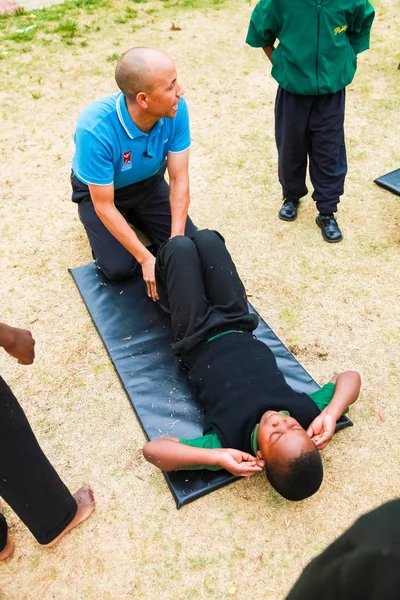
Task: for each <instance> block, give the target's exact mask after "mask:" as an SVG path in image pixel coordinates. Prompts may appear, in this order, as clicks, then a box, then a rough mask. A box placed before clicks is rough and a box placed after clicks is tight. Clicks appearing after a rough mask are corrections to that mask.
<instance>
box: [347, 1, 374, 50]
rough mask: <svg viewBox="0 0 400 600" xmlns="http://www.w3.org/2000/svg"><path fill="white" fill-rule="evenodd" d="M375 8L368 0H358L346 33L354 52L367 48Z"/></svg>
mask: <svg viewBox="0 0 400 600" xmlns="http://www.w3.org/2000/svg"><path fill="white" fill-rule="evenodd" d="M374 17H375V10H374V8H373V6H372V4H371V3H370V2H369V0H360V3H359V7H358V10H357V12H356V14H354V20H353V23H352V24H351V26H350V27H349V29H348V31H347V34H348V36H349V41H350V44H351V46H352V47H353V50H354V52H355V53H356V54H359V53H360V52H364V50H368V48H369V41H370V32H371V27H372V23H373V20H374Z"/></svg>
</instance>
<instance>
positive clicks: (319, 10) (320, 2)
mask: <svg viewBox="0 0 400 600" xmlns="http://www.w3.org/2000/svg"><path fill="white" fill-rule="evenodd" d="M322 2H323V0H317V54H316V57H315V76H316V80H317V94H318V95H319V77H318V74H319V32H320V28H321V4H322Z"/></svg>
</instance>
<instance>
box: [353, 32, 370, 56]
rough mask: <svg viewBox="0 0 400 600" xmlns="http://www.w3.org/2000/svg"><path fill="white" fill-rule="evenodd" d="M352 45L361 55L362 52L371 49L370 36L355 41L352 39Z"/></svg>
mask: <svg viewBox="0 0 400 600" xmlns="http://www.w3.org/2000/svg"><path fill="white" fill-rule="evenodd" d="M350 44H351V47H352V48H353V50H354V52H355V53H356V54H360V52H364V50H368V48H369V35H365V36H363V37H361V38H357V39H354V40H352V39H351V38H350Z"/></svg>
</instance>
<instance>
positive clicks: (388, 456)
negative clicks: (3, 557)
mask: <svg viewBox="0 0 400 600" xmlns="http://www.w3.org/2000/svg"><path fill="white" fill-rule="evenodd" d="M184 4H185V6H183V7H182V6H177V5H175V6H174V5H173V4H172V3H167V2H166V3H164V4H162V3H161V2H151V3H136V4H135V3H132V2H129V1H128V2H126V3H125V2H123V1H122V0H121V1H119V0H118V1H116V2H114V3H113V4H111V3H109V4H105V3H104V2H103V4H102V3H101V2H100V3H98V4H96V3H95V1H94V2H82V1H81V2H80V1H79V0H78V1H75V2H70V3H68V5H66V6H64V5H61V6H60V7H54V8H52V9H45V10H43V11H35V12H33V13H29V14H27V15H19V16H16V17H10V18H4V17H3V18H2V19H0V36H2V50H1V58H2V60H1V61H0V71H1V73H0V74H1V81H2V86H1V91H0V106H1V116H2V144H1V163H2V202H1V205H0V218H1V244H0V260H1V299H2V306H1V312H0V320H2V321H6V322H8V323H10V324H14V325H19V326H23V327H29V328H30V329H31V330H32V331H33V333H34V336H35V338H36V341H37V358H36V362H35V364H34V365H33V366H32V367H29V368H27V367H20V366H18V365H16V364H15V362H13V361H12V359H11V358H9V357H8V356H5V355H2V356H1V357H0V372H1V373H2V375H3V377H4V378H5V379H6V380H7V381H8V383H9V384H10V385H11V386H12V388H13V390H14V392H15V394H16V395H17V397H18V398H19V399H20V402H21V404H22V405H23V407H24V409H25V411H26V413H27V415H28V417H29V419H30V421H31V424H32V426H33V428H34V430H35V432H36V433H37V436H38V438H39V440H40V442H41V444H42V446H43V448H44V450H45V452H46V453H47V455H48V457H49V459H50V460H51V461H52V462H53V464H54V465H55V467H56V468H57V470H58V471H59V473H60V474H61V475H62V477H63V479H64V480H65V482H66V483H67V484H68V486H69V487H70V489H71V490H73V491H75V490H76V489H78V488H79V487H80V485H81V484H82V483H85V482H87V481H89V482H91V484H92V485H93V488H94V490H95V493H96V499H97V510H96V513H95V515H94V516H93V517H92V518H91V519H90V520H89V521H88V522H87V523H85V524H84V525H83V526H82V527H81V528H80V529H79V530H77V531H75V532H73V533H72V534H70V535H68V537H67V538H66V539H65V540H63V542H62V543H61V544H60V545H59V546H58V547H56V548H54V549H51V550H47V551H45V550H42V549H40V548H39V547H38V545H37V544H36V542H35V540H34V539H33V538H32V537H31V535H30V534H29V532H28V531H27V530H26V528H25V527H24V526H23V525H22V524H21V523H20V521H19V520H18V519H17V518H16V516H15V515H14V513H13V512H12V511H11V509H9V508H8V507H7V506H6V508H5V513H6V516H7V519H8V521H9V524H10V525H11V533H12V535H13V537H14V539H15V541H16V544H17V550H16V552H15V555H14V557H13V558H12V560H10V561H9V562H7V563H6V564H3V565H1V566H0V589H1V591H0V598H1V600H31V599H32V600H36V599H37V598H43V599H45V600H47V599H56V600H62V599H68V600H86V599H90V600H97V599H100V598H101V600H120V599H128V598H142V599H146V600H149V599H153V598H156V599H157V600H172V599H179V600H184V599H189V598H190V599H193V598H196V599H197V598H198V599H201V598H207V599H208V598H216V599H219V600H222V599H226V598H236V599H238V600H239V599H240V600H248V598H253V599H261V598H262V599H263V600H265V599H269V600H282V599H283V598H284V597H285V594H286V593H287V591H288V590H289V588H290V587H291V585H292V584H293V582H294V581H295V579H296V578H297V576H298V574H299V573H300V572H301V570H302V568H303V567H304V566H305V564H306V563H307V562H308V561H309V560H310V559H311V558H312V557H313V556H314V555H315V554H316V553H318V552H319V551H321V550H322V549H323V548H325V547H326V545H327V544H328V543H329V542H331V541H332V540H333V539H334V538H335V537H336V536H337V535H338V534H339V533H341V532H342V531H343V530H344V529H345V528H346V527H347V526H348V525H349V524H350V523H352V521H353V520H354V519H355V518H356V517H358V515H360V514H361V513H362V512H365V511H367V510H368V509H370V508H372V507H375V506H377V505H378V504H380V503H382V502H384V501H385V500H388V499H390V498H393V497H395V496H396V495H398V490H399V486H400V469H399V459H400V450H399V448H400V444H399V433H398V431H399V425H398V424H399V419H400V410H399V401H398V400H399V392H398V390H399V387H400V376H399V358H398V354H399V346H400V334H399V322H400V303H399V266H398V265H399V252H400V233H399V226H400V204H399V199H398V197H396V196H394V195H392V194H390V193H388V192H385V191H383V190H382V189H380V188H378V187H377V186H376V185H375V184H374V183H373V182H372V181H373V179H374V178H375V177H377V176H379V175H381V174H383V173H385V172H388V171H391V170H393V169H395V168H398V167H399V166H400V141H399V140H400V135H399V133H400V132H399V125H398V124H399V96H398V89H399V77H400V71H398V70H397V66H398V63H399V60H400V58H399V54H398V44H397V42H398V39H397V34H398V31H399V14H398V10H397V8H396V5H397V2H396V0H386V1H385V2H384V3H383V2H377V9H378V16H377V19H376V22H375V25H374V29H373V36H372V48H371V50H370V51H368V52H367V53H365V54H363V55H361V56H360V58H359V69H358V74H357V76H356V78H355V81H354V82H353V83H352V85H351V86H349V88H348V94H347V122H346V131H347V144H348V158H349V165H350V169H349V174H348V178H347V184H346V193H345V195H344V197H343V199H342V202H341V204H340V211H339V213H338V219H339V222H340V226H341V228H342V230H343V234H344V241H343V242H342V243H341V244H337V245H329V244H327V243H325V242H324V241H323V240H322V237H321V234H320V232H319V230H318V228H317V226H316V225H315V216H316V211H315V207H314V205H313V201H312V200H311V198H306V199H305V200H304V201H303V203H302V206H301V210H300V215H299V218H298V220H297V221H296V222H295V223H284V222H282V221H279V220H278V219H277V212H278V210H279V207H280V200H281V193H280V187H279V184H278V181H277V175H276V150H275V146H274V139H273V102H274V95H275V89H276V85H275V83H274V82H273V80H272V79H271V77H270V75H269V68H268V64H267V63H266V60H265V58H264V57H263V55H262V52H261V51H257V50H254V49H250V48H248V47H246V46H245V44H244V38H245V34H246V30H247V23H248V19H249V16H250V12H251V6H250V5H249V4H247V3H242V2H238V1H236V0H227V1H226V3H225V4H213V5H207V4H204V3H202V4H197V3H195V2H189V1H186V2H185V3H184ZM172 22H174V23H175V25H176V26H179V27H180V28H181V29H180V30H178V31H172V30H171V23H172ZM74 23H75V25H74ZM32 25H34V26H35V27H31V26H32ZM28 27H31V28H30V29H26V28H28ZM18 29H25V31H23V32H18V31H16V30H18ZM31 32H33V33H31ZM134 45H148V46H153V47H158V48H162V49H164V50H166V51H167V52H169V53H170V54H172V56H174V57H175V59H176V62H177V66H178V70H179V75H180V79H181V81H182V82H183V83H184V85H185V87H186V90H187V93H186V97H187V101H188V104H189V108H190V111H191V123H192V134H193V145H192V153H191V185H192V205H191V215H192V217H193V219H194V221H195V222H196V224H197V225H198V226H200V227H212V228H216V229H218V230H219V231H221V233H222V234H223V235H224V236H225V238H226V241H227V244H228V247H229V249H230V251H231V253H232V255H233V257H234V259H235V261H236V263H237V265H238V269H239V272H240V274H241V276H242V277H243V279H244V281H245V283H246V287H247V290H248V292H249V294H250V296H251V301H252V302H253V304H254V305H255V306H256V308H257V309H258V310H259V312H260V313H261V314H262V315H263V316H264V318H265V319H266V320H267V321H268V323H269V324H270V325H271V326H272V328H273V329H274V330H275V331H276V332H277V334H278V335H279V336H280V337H281V339H282V340H283V341H284V342H285V343H286V344H287V345H288V346H289V347H290V348H291V350H292V352H293V353H294V354H295V355H296V356H297V358H298V359H299V360H300V361H301V362H302V363H303V364H304V366H305V367H306V368H307V369H308V370H309V372H310V373H311V374H312V375H313V376H314V377H315V378H316V380H317V381H318V382H320V383H323V382H324V381H326V380H327V379H328V378H330V376H331V375H332V373H334V372H335V371H336V372H337V371H341V370H344V369H347V368H352V369H357V370H359V371H360V372H361V374H362V379H363V389H362V395H361V398H360V400H359V402H358V403H357V404H356V405H355V406H354V407H353V408H352V410H351V414H350V416H351V418H352V419H353V421H354V427H353V428H351V429H348V430H346V431H344V432H342V433H340V434H339V435H338V436H337V437H336V438H335V440H334V442H333V443H332V444H331V445H330V447H329V448H328V449H327V450H326V451H324V465H325V472H326V475H325V481H324V484H323V487H322V489H321V491H320V492H319V493H318V494H317V495H316V496H314V497H313V498H311V499H309V500H307V501H305V502H301V503H299V504H289V503H287V502H286V501H284V500H282V499H280V498H278V497H277V496H276V494H274V493H272V492H271V490H270V488H269V487H268V485H267V484H266V482H265V478H264V477H262V476H259V477H258V476H257V477H254V478H252V479H251V480H243V481H239V482H237V483H235V484H233V485H231V486H229V487H226V488H224V489H222V490H220V491H218V492H215V493H213V494H211V495H209V496H207V497H205V498H202V499H200V500H198V501H196V502H194V503H193V504H191V505H189V506H187V507H185V508H183V509H182V510H180V511H179V512H178V511H177V510H176V509H175V505H174V502H173V499H172V497H171V495H170V493H169V491H168V488H167V485H166V483H165V481H164V478H163V476H162V475H161V473H159V472H158V471H157V470H156V469H154V468H153V467H151V466H150V465H148V464H147V463H145V461H144V459H143V457H142V455H141V452H140V448H141V446H142V445H143V443H144V441H145V440H144V436H143V434H142V432H141V429H140V427H139V425H138V422H137V420H136V418H135V416H134V414H133V411H132V409H131V406H130V404H129V402H128V400H127V398H126V396H125V394H124V392H123V390H122V388H121V385H120V382H119V380H118V377H117V375H116V374H115V372H114V370H113V368H112V365H111V363H110V361H109V359H108V356H107V355H106V352H105V350H104V348H103V346H102V344H101V342H100V340H99V338H98V335H97V333H96V331H95V329H94V327H93V325H92V323H91V321H90V318H89V316H88V314H87V312H86V309H85V307H84V305H83V303H82V301H81V299H80V297H79V294H78V292H77V290H76V288H75V286H74V284H73V282H72V279H71V278H70V276H69V274H68V272H67V268H68V267H73V266H77V265H80V264H84V263H86V262H88V261H90V260H91V256H90V251H89V247H88V244H87V242H86V239H85V235H84V233H83V230H82V227H81V224H80V222H79V220H78V217H77V213H76V207H75V206H74V205H73V204H72V203H71V202H70V200H69V198H70V189H69V170H70V161H71V157H72V154H73V132H74V125H75V122H76V119H77V116H78V114H79V112H80V110H81V109H82V108H84V107H85V106H86V105H87V104H88V103H89V102H91V101H92V100H94V99H96V98H97V97H100V96H102V95H106V94H108V93H112V92H114V90H115V89H116V88H115V84H114V81H113V70H114V65H115V60H116V58H117V57H118V56H119V54H120V53H122V52H123V51H124V50H125V49H127V48H129V47H131V46H134ZM133 310H134V307H133Z"/></svg>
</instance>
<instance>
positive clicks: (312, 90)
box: [246, 0, 375, 94]
mask: <svg viewBox="0 0 400 600" xmlns="http://www.w3.org/2000/svg"><path fill="white" fill-rule="evenodd" d="M374 16H375V11H374V9H373V7H372V5H371V4H370V3H369V2H368V0H260V2H259V3H258V4H257V5H256V7H255V9H254V11H253V13H252V15H251V19H250V25H249V30H248V33H247V38H246V42H247V43H248V44H249V45H250V46H254V47H255V48H265V47H266V46H272V45H273V44H274V42H275V40H276V39H278V40H279V45H278V46H277V48H276V49H275V51H274V53H273V55H272V61H273V66H272V72H271V73H272V76H273V77H274V78H275V79H276V81H277V82H278V83H279V85H280V86H281V87H282V88H284V89H285V90H287V91H289V92H292V93H293V94H331V93H334V92H338V91H339V90H342V89H343V88H345V87H346V85H348V84H349V83H350V82H351V81H352V79H353V77H354V74H355V72H356V68H357V54H358V53H359V52H363V51H364V50H367V49H368V48H369V36H370V30H371V25H372V22H373V20H374Z"/></svg>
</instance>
